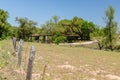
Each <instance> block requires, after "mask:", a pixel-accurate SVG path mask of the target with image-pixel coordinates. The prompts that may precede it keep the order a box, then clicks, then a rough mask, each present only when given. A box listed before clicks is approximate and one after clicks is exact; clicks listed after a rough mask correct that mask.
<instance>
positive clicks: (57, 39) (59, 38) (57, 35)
mask: <svg viewBox="0 0 120 80" xmlns="http://www.w3.org/2000/svg"><path fill="white" fill-rule="evenodd" d="M53 40H54V43H55V44H57V45H59V43H60V42H64V41H65V40H66V37H64V36H62V35H61V33H60V32H56V33H55V35H54V36H53Z"/></svg>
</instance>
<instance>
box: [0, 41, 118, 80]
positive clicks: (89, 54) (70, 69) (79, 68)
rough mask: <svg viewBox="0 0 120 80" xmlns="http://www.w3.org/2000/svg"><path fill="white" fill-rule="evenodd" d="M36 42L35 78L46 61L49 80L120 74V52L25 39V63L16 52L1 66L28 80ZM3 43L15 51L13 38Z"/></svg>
mask: <svg viewBox="0 0 120 80" xmlns="http://www.w3.org/2000/svg"><path fill="white" fill-rule="evenodd" d="M1 44H5V45H4V46H3V45H1ZM33 45H34V46H36V47H37V51H36V56H35V61H34V66H33V80H41V77H42V73H43V69H44V65H45V64H47V68H46V72H45V73H46V74H45V80H92V79H96V80H110V78H107V77H106V75H108V74H111V75H116V76H119V77H120V53H118V52H111V51H100V50H94V49H89V48H83V47H74V46H73V47H69V46H59V45H54V44H40V43H29V42H25V43H24V49H23V53H22V54H23V60H22V67H21V68H18V67H17V57H14V56H12V57H11V58H10V60H9V64H8V65H6V66H5V67H4V68H2V69H0V71H1V73H2V74H3V75H4V76H5V77H7V79H9V80H18V78H21V79H22V80H25V73H26V70H27V62H28V57H29V56H28V55H29V52H30V47H31V46H33ZM0 47H4V48H2V49H4V51H5V50H7V51H8V50H9V51H10V53H12V52H13V49H12V43H11V42H10V41H7V42H5V41H2V42H0ZM0 52H1V51H0ZM21 76H22V77H21Z"/></svg>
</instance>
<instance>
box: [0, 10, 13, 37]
mask: <svg viewBox="0 0 120 80" xmlns="http://www.w3.org/2000/svg"><path fill="white" fill-rule="evenodd" d="M7 19H8V12H7V11H4V10H3V9H0V38H1V39H4V38H6V37H7V36H9V35H10V34H11V33H10V27H11V26H10V24H9V23H8V22H7Z"/></svg>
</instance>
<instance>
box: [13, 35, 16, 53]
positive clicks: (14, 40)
mask: <svg viewBox="0 0 120 80" xmlns="http://www.w3.org/2000/svg"><path fill="white" fill-rule="evenodd" d="M12 42H13V48H14V54H17V47H16V42H17V38H15V37H13V38H12Z"/></svg>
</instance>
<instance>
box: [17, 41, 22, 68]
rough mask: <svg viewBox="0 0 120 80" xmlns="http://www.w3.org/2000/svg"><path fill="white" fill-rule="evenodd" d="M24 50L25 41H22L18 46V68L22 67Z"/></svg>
mask: <svg viewBox="0 0 120 80" xmlns="http://www.w3.org/2000/svg"><path fill="white" fill-rule="evenodd" d="M22 50H23V40H22V39H20V41H19V45H18V66H19V67H20V65H21V60H22Z"/></svg>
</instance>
